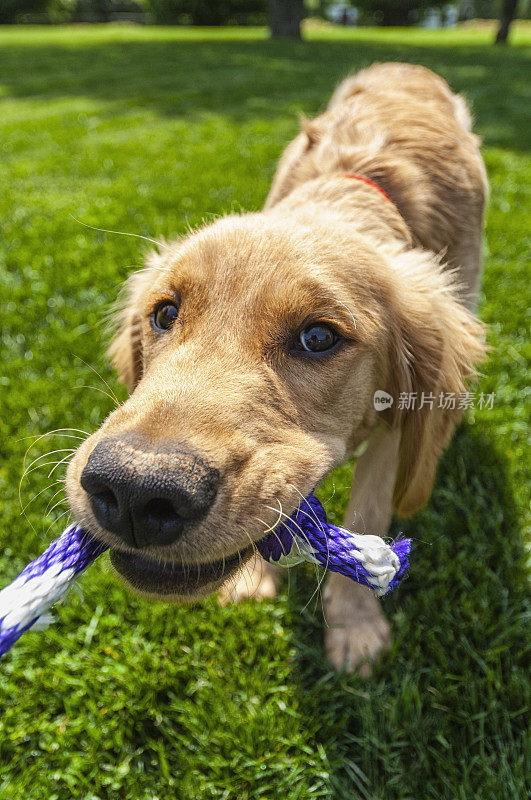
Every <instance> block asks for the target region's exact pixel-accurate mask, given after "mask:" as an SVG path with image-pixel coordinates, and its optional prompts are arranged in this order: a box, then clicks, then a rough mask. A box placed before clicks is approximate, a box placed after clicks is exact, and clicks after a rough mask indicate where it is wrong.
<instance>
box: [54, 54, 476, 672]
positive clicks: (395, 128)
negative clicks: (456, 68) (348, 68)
mask: <svg viewBox="0 0 531 800" xmlns="http://www.w3.org/2000/svg"><path fill="white" fill-rule="evenodd" d="M345 173H361V174H363V175H364V176H366V177H368V178H371V179H372V180H374V181H376V182H378V183H379V184H380V186H381V187H382V188H383V189H384V190H385V191H386V192H387V193H388V194H389V195H390V197H391V200H392V202H391V201H389V200H388V199H386V198H385V197H384V196H383V195H382V193H381V192H379V191H378V190H377V189H375V188H374V187H372V186H370V185H367V184H366V183H363V182H361V181H358V180H353V179H351V178H348V177H346V175H345ZM485 197H486V181H485V171H484V167H483V163H482V160H481V156H480V154H479V150H478V139H477V137H476V136H474V134H473V133H472V132H471V121H470V115H469V113H468V110H467V107H466V104H465V102H464V100H463V99H462V98H459V97H457V96H455V95H453V94H452V93H451V91H450V89H449V88H448V86H447V85H446V83H445V82H444V81H443V80H442V79H441V78H438V77H437V76H435V75H434V74H433V73H431V72H429V71H428V70H425V69H424V68H422V67H415V66H411V65H407V64H379V65H375V66H373V67H371V68H370V69H368V70H364V71H363V72H360V73H359V74H357V75H355V76H353V77H351V78H348V79H347V80H346V81H344V82H343V83H342V84H341V85H340V86H339V87H338V88H337V89H336V91H335V93H334V95H333V96H332V99H331V101H330V104H329V107H328V109H327V111H325V113H324V114H322V115H321V116H320V117H318V118H317V119H315V120H312V121H305V122H304V123H303V130H302V131H301V133H300V134H299V135H298V136H297V137H296V139H295V140H294V141H293V142H292V143H291V144H290V145H289V146H288V147H287V149H286V151H285V153H284V155H283V156H282V158H281V159H280V162H279V165H278V170H277V174H276V176H275V179H274V181H273V185H272V187H271V192H270V194H269V197H268V199H267V202H266V204H265V208H264V211H263V212H261V213H256V214H246V215H231V216H228V217H225V218H222V219H220V220H217V221H215V222H213V223H212V224H210V225H208V226H206V227H205V228H202V229H200V230H198V231H196V232H192V233H190V234H189V235H188V236H186V237H184V238H183V239H182V240H180V241H178V242H176V243H174V244H172V245H169V246H168V247H165V249H164V250H163V252H162V253H161V254H157V253H156V254H153V255H152V256H151V258H150V260H149V261H148V265H147V269H146V270H143V271H140V272H139V273H137V274H135V275H133V276H132V278H130V280H129V282H128V285H127V290H126V294H125V303H124V310H123V312H122V313H121V315H120V317H119V331H118V333H117V336H116V338H115V340H114V343H113V345H112V347H111V351H110V352H111V357H112V359H113V361H114V363H115V365H116V368H117V369H118V372H119V375H120V377H121V379H122V380H123V381H124V382H125V383H126V384H127V385H128V386H129V389H130V390H131V395H130V397H129V399H128V400H127V401H126V402H125V403H124V404H123V405H122V406H121V407H120V408H118V409H116V410H115V411H114V412H113V413H112V414H111V415H110V417H109V418H108V419H107V420H106V421H105V423H104V424H103V425H102V427H101V428H100V429H99V430H98V431H97V432H96V433H95V434H94V435H93V436H91V437H90V438H89V439H88V440H87V441H86V442H84V443H83V444H82V445H81V447H80V449H79V450H78V452H77V454H76V457H75V458H74V459H73V461H72V463H71V465H70V467H69V470H68V475H67V489H68V494H69V499H70V504H71V506H72V509H73V511H74V514H75V515H76V516H77V518H79V519H82V520H83V521H84V522H85V524H86V526H87V527H88V528H89V529H90V530H92V532H93V533H94V534H95V535H97V536H99V537H101V538H102V539H104V540H105V541H106V542H107V543H108V544H109V545H110V546H111V547H116V548H120V549H122V550H124V551H127V550H128V548H127V547H126V546H124V545H123V542H120V541H119V540H118V539H117V537H115V536H114V535H113V534H112V533H109V532H108V531H106V530H104V529H102V528H100V527H99V526H98V524H97V522H96V520H95V519H94V518H93V516H92V514H91V511H90V507H89V504H88V498H87V496H86V494H85V493H84V491H83V490H82V488H81V486H80V483H79V478H80V474H81V471H82V470H83V467H84V465H85V464H86V461H87V458H88V456H89V455H90V453H91V451H92V449H93V448H94V447H95V445H96V444H97V443H98V442H99V441H101V440H102V439H103V438H105V437H106V436H108V435H110V434H112V435H116V434H120V433H121V432H124V431H131V430H133V431H135V432H139V433H141V434H142V435H143V436H145V437H147V438H149V439H150V440H151V441H152V442H155V443H156V442H157V441H160V442H161V443H164V445H165V446H167V445H168V443H170V444H171V443H172V442H174V443H176V445H177V444H179V443H181V444H182V443H183V442H184V443H185V444H186V446H187V447H188V448H190V449H191V450H192V451H196V452H197V453H199V454H201V456H202V458H204V459H205V460H206V461H208V463H210V464H212V465H213V466H214V467H216V469H217V470H218V471H219V474H220V476H221V484H220V488H219V491H218V495H217V497H216V501H215V503H214V505H213V506H212V508H211V510H210V511H209V513H208V514H207V516H206V518H205V519H204V520H203V521H201V522H199V523H197V524H195V525H194V526H193V527H191V528H189V529H187V530H186V531H185V533H184V534H183V536H182V537H181V538H180V539H179V540H178V541H177V542H175V543H174V544H172V545H168V546H165V547H163V548H151V549H150V548H148V549H147V551H146V553H147V555H152V556H153V557H156V558H158V559H160V560H163V561H176V560H177V561H180V562H183V563H189V564H200V563H204V562H207V561H212V560H214V559H218V558H225V557H228V556H231V555H233V554H234V553H235V552H243V551H244V549H245V548H246V547H248V545H249V542H253V541H257V540H258V539H259V538H260V537H261V536H262V535H263V533H264V530H265V529H266V527H267V526H270V525H272V524H274V522H275V509H280V513H287V514H289V513H291V512H292V511H293V509H294V508H295V507H296V505H297V503H298V501H299V499H300V494H301V493H302V494H306V493H307V492H308V491H309V490H310V489H312V488H313V487H314V486H315V484H316V483H318V482H319V480H321V478H322V477H323V476H324V475H326V473H327V472H328V471H329V470H330V469H331V468H332V467H334V466H335V465H337V464H339V463H341V462H343V461H344V460H345V459H346V458H348V457H349V456H350V455H351V454H352V453H353V452H354V451H355V450H356V449H357V448H358V447H359V446H360V444H362V443H363V442H368V445H367V451H366V453H365V454H364V456H362V458H360V460H359V463H358V467H357V471H356V476H355V481H354V485H353V490H352V495H351V501H350V503H349V510H348V512H347V519H346V522H347V524H352V525H353V526H354V527H356V528H357V529H360V527H362V530H366V531H367V532H371V533H376V534H380V535H385V534H386V533H387V526H388V524H389V520H390V516H391V509H392V506H393V504H394V508H395V509H396V511H397V512H398V513H400V514H410V513H412V512H414V511H415V510H416V509H418V508H419V507H420V506H422V505H423V504H424V503H425V502H426V501H427V499H428V497H429V494H430V491H431V487H432V485H433V480H434V476H435V471H436V465H437V459H438V458H439V455H440V454H441V452H442V450H443V449H444V448H445V447H446V445H447V443H448V441H449V440H450V437H451V434H452V431H453V429H454V426H455V424H456V422H457V421H458V420H459V416H460V411H459V410H458V409H443V408H437V401H438V398H439V394H440V393H441V392H443V393H448V392H452V393H455V394H456V395H459V393H460V392H463V391H465V390H466V387H467V384H468V381H469V380H470V379H472V378H473V377H474V375H475V369H476V365H477V364H478V363H479V362H480V361H481V360H482V358H483V356H484V345H483V331H482V326H481V324H480V322H479V321H478V319H477V318H476V316H475V315H474V314H473V312H472V311H471V308H472V307H473V305H474V302H475V293H476V289H477V284H478V280H479V273H480V250H481V225H482V213H483V206H484V202H485ZM167 298H169V299H173V300H175V302H177V303H178V304H179V317H178V319H177V321H176V323H175V324H174V326H173V327H172V329H171V331H169V332H167V333H165V334H164V335H160V334H156V333H155V332H154V331H153V329H152V327H151V325H150V321H149V320H150V313H151V312H152V310H153V308H154V307H155V306H156V305H157V303H159V302H160V301H161V300H164V299H167ZM312 321H321V322H323V323H326V324H329V325H331V326H332V327H334V329H335V330H336V331H337V333H338V334H339V335H340V337H341V339H342V342H341V345H340V346H338V349H337V350H336V351H335V352H334V353H333V354H332V355H330V356H328V357H326V356H324V357H318V358H312V357H307V356H306V355H304V354H301V353H298V352H296V350H295V351H294V350H293V347H294V344H293V343H294V342H296V341H297V331H299V330H300V329H301V328H302V327H304V326H305V325H307V324H308V323H309V322H312ZM378 389H382V390H386V391H388V392H389V393H390V394H391V395H392V396H393V398H394V403H393V406H392V407H391V408H390V409H389V410H388V411H386V412H383V413H381V412H378V411H377V410H375V408H374V406H373V395H374V392H375V391H376V390H378ZM404 392H406V393H408V392H416V393H417V396H418V398H419V400H420V398H421V396H422V393H424V397H425V398H426V397H428V396H433V397H434V398H435V403H434V406H435V407H434V408H433V409H430V408H429V407H428V406H427V405H425V406H424V407H423V408H422V409H415V410H406V409H404V410H401V409H400V408H399V402H398V401H399V397H400V394H401V393H404ZM360 521H362V522H363V526H360ZM129 549H130V548H129ZM259 568H260V570H262V572H263V573H264V574H265V572H266V568H265V566H264V565H263V564H262V565H260V567H259ZM261 574H262V573H261ZM227 577H230V576H227ZM242 580H243V579H242ZM248 585H250V586H253V587H254V590H255V591H257V593H258V594H260V585H262V584H261V582H260V580H258V579H254V580H250V581H249V582H248ZM263 585H265V584H263ZM272 586H273V584H272V582H271V580H270V579H268V581H267V590H266V589H265V588H264V594H266V593H269V594H270V593H271V590H272V589H271V587H272ZM216 588H219V584H216V585H209V586H207V587H204V591H203V593H206V592H210V591H213V590H215V589H216ZM230 592H231V593H232V595H231V596H233V597H236V598H240V597H242V596H244V595H245V594H246V592H245V590H244V589H243V588H242V584H241V581H240V583H239V584H237V585H236V586H234V587H232V588H231V589H230ZM195 596H197V595H194V597H195ZM175 599H178V600H190V599H193V597H192V596H191V595H188V594H184V595H182V594H181V595H179V596H177V597H176V598H175ZM362 609H363V612H362ZM326 610H327V615H328V618H329V623H330V629H329V631H328V633H327V650H328V653H329V656H330V658H331V660H332V662H333V663H334V664H335V665H336V666H342V665H343V666H344V665H347V666H348V668H353V667H354V666H356V664H359V663H360V662H361V661H362V660H363V659H364V658H374V657H376V655H377V653H378V652H379V651H380V650H381V649H383V648H384V647H385V646H387V643H388V641H389V630H388V626H387V623H386V622H385V620H384V619H383V616H382V615H381V611H380V610H379V607H378V605H377V604H376V602H375V601H374V599H373V598H372V597H371V598H369V597H368V596H367V595H365V594H360V591H359V587H357V588H354V587H353V585H351V586H346V585H345V583H344V581H341V580H340V579H339V578H337V577H335V578H333V579H332V580H331V582H330V583H329V586H328V589H327V592H326Z"/></svg>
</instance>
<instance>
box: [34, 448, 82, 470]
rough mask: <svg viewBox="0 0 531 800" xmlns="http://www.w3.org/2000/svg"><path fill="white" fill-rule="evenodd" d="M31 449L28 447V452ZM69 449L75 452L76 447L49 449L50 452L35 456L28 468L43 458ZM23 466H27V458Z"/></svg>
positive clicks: (70, 451)
mask: <svg viewBox="0 0 531 800" xmlns="http://www.w3.org/2000/svg"><path fill="white" fill-rule="evenodd" d="M29 449H30V448H28V450H26V453H28V451H29ZM67 450H68V452H69V453H73V452H74V450H75V448H74V447H58V448H57V449H56V450H48V452H47V453H42V454H41V455H40V456H37V458H34V459H33V461H32V462H31V464H29V466H28V469H29V468H30V467H32V466H33V465H34V464H36V463H37V461H40V460H41V458H47V457H48V456H53V455H54V453H66V451H67ZM22 466H23V467H25V466H26V461H25V459H24V461H23V464H22Z"/></svg>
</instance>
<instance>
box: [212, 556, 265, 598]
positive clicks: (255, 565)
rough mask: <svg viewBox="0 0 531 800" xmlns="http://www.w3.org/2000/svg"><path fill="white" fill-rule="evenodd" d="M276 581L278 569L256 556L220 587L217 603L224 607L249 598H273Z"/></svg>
mask: <svg viewBox="0 0 531 800" xmlns="http://www.w3.org/2000/svg"><path fill="white" fill-rule="evenodd" d="M278 580H279V568H278V567H275V566H274V565H272V564H268V563H267V561H264V559H263V558H261V557H259V556H256V557H255V558H252V559H251V560H250V561H249V562H248V563H247V564H246V565H245V566H244V567H243V568H242V569H241V570H240V572H239V573H238V574H237V575H235V576H234V578H232V579H231V580H229V581H227V583H225V584H224V585H223V586H222V587H221V589H220V592H219V602H220V603H221V605H223V606H225V605H227V603H239V602H241V601H242V600H247V599H249V598H251V599H253V600H263V599H264V598H273V597H275V595H276V593H277V584H278Z"/></svg>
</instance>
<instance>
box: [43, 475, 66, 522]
mask: <svg viewBox="0 0 531 800" xmlns="http://www.w3.org/2000/svg"><path fill="white" fill-rule="evenodd" d="M55 483H61V484H63V483H64V481H55ZM53 485H54V484H53V483H52V486H53ZM49 488H50V489H51V488H52V487H51V486H50V487H49ZM63 491H64V488H63V486H61V488H60V489H58V490H57V491H56V492H54V494H53V496H52V497H50V500H49V501H48V505H47V506H46V509H45V511H44V516H45V517H47V516H48V514H49V513H51V512H50V511H49V508H50V503H52V502H53V500H54V499H55V498H56V497H57V495H58V494H59V493H60V492H63ZM64 499H65V500H66V497H65V498H64Z"/></svg>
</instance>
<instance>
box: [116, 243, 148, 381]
mask: <svg viewBox="0 0 531 800" xmlns="http://www.w3.org/2000/svg"><path fill="white" fill-rule="evenodd" d="M155 259H156V256H155V255H153V256H151V257H150V258H148V265H150V266H154V264H155ZM151 280H152V275H151V270H150V269H147V270H139V272H135V273H133V274H132V275H131V276H130V277H129V278H128V279H127V281H126V282H125V285H124V288H123V290H122V292H121V293H120V298H119V300H118V303H117V309H116V313H115V314H114V315H113V318H114V319H115V320H118V324H117V327H116V328H115V330H116V332H115V334H114V337H113V340H112V342H111V345H110V347H109V350H108V355H109V358H110V359H111V361H112V363H113V365H114V367H115V368H116V370H117V372H118V377H119V379H120V380H121V381H122V383H125V385H126V386H127V388H128V389H129V392H132V391H133V390H134V388H135V386H136V385H137V383H138V382H139V381H140V380H141V378H142V374H143V371H144V362H143V352H142V316H141V313H140V312H139V310H138V309H139V307H140V301H141V298H142V294H143V293H144V291H145V289H146V288H147V286H149V284H150V282H151Z"/></svg>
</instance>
